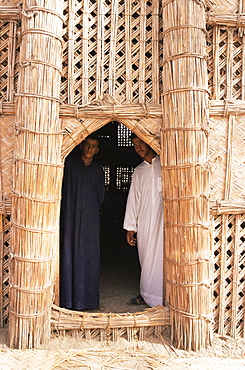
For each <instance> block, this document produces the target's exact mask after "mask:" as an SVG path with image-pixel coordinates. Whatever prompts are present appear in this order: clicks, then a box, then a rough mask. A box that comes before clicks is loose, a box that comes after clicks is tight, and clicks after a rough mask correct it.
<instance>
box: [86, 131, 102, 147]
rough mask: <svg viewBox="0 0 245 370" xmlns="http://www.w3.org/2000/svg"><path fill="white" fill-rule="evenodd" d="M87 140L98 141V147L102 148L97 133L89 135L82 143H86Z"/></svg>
mask: <svg viewBox="0 0 245 370" xmlns="http://www.w3.org/2000/svg"><path fill="white" fill-rule="evenodd" d="M87 139H91V140H96V141H97V143H98V147H99V146H100V137H99V136H98V135H96V134H95V133H92V134H89V135H88V136H87V137H86V138H85V139H84V140H83V141H82V142H84V141H86V140H87Z"/></svg>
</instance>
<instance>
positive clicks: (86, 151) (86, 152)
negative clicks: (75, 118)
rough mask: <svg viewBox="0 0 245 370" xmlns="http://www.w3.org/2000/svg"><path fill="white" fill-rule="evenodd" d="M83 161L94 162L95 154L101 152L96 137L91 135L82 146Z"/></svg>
mask: <svg viewBox="0 0 245 370" xmlns="http://www.w3.org/2000/svg"><path fill="white" fill-rule="evenodd" d="M80 148H81V150H82V159H84V160H88V161H92V160H93V157H94V155H95V154H97V153H98V151H99V139H98V137H97V136H95V135H92V134H91V135H89V136H87V137H86V139H85V140H83V141H82V142H81V144H80Z"/></svg>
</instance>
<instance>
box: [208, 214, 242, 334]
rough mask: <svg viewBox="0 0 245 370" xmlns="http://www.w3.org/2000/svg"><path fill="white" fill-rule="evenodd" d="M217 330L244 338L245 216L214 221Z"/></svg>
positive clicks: (224, 216)
mask: <svg viewBox="0 0 245 370" xmlns="http://www.w3.org/2000/svg"><path fill="white" fill-rule="evenodd" d="M213 226H214V228H213V233H214V235H213V242H214V250H213V256H214V286H213V294H214V296H213V313H214V329H215V331H216V332H218V333H219V334H221V335H231V336H233V337H234V336H241V337H242V336H244V334H245V330H244V314H245V214H242V215H240V214H237V215H234V214H233V215H219V216H215V217H214V219H213Z"/></svg>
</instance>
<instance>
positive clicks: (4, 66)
mask: <svg viewBox="0 0 245 370" xmlns="http://www.w3.org/2000/svg"><path fill="white" fill-rule="evenodd" d="M9 28H10V24H9V22H6V23H2V24H1V25H0V91H1V94H2V96H1V98H2V97H5V98H7V87H8V40H9Z"/></svg>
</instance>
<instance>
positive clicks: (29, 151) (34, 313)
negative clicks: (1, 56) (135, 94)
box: [9, 0, 63, 348]
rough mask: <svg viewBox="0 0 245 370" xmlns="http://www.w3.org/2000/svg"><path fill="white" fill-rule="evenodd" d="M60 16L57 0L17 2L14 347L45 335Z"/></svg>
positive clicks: (54, 203) (55, 214)
mask: <svg viewBox="0 0 245 370" xmlns="http://www.w3.org/2000/svg"><path fill="white" fill-rule="evenodd" d="M61 13H62V7H61V4H60V2H59V1H57V0H49V1H43V0H39V1H35V5H33V1H31V0H26V1H24V2H23V12H22V34H21V40H22V44H21V52H20V73H19V83H18V91H17V94H16V96H17V102H16V131H15V150H14V173H13V194H12V195H13V207H12V232H11V246H12V248H11V263H10V321H9V331H10V345H11V347H17V348H33V347H38V346H39V345H40V344H41V343H42V342H43V341H44V340H45V339H47V338H49V336H50V313H51V304H52V302H53V282H54V273H55V254H56V251H57V247H58V220H59V197H57V194H60V189H61V181H62V173H63V163H62V160H61V145H62V139H63V133H62V131H61V120H60V119H59V95H60V83H59V81H60V68H61V51H62V43H61V38H60V35H61V31H62V17H61V15H60V14H61Z"/></svg>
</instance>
